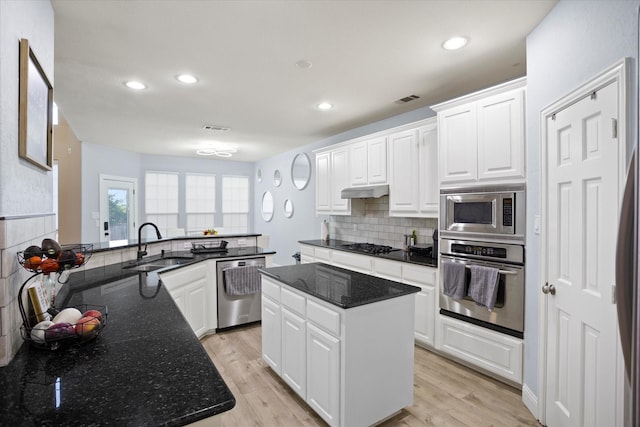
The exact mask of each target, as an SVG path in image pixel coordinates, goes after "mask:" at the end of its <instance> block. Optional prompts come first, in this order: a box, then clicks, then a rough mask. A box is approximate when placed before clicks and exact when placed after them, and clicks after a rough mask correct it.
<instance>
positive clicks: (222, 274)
mask: <svg viewBox="0 0 640 427" xmlns="http://www.w3.org/2000/svg"><path fill="white" fill-rule="evenodd" d="M264 266H265V258H264V257H259V258H249V259H241V260H230V261H218V263H217V295H218V329H222V328H228V327H230V326H236V325H242V324H244V323H250V322H256V321H258V320H260V319H261V311H260V310H261V306H260V300H261V295H262V292H260V290H259V289H260V288H259V280H260V274H259V273H258V272H257V269H258V268H262V267H264ZM232 269H236V270H237V271H235V272H231V270H232ZM239 269H241V270H239ZM240 271H242V272H243V273H245V274H243V275H240V276H237V275H236V277H235V278H236V279H237V277H240V278H241V280H250V281H254V280H258V283H255V282H253V283H240V284H232V283H231V282H230V280H229V279H230V278H231V277H232V273H239V272H240ZM237 285H239V286H237ZM232 286H234V287H236V289H232V288H231V287H232ZM238 288H240V291H241V292H239V293H241V294H243V295H236V294H237V293H238V292H237V290H238ZM256 288H257V289H258V291H257V292H253V291H252V290H251V289H254V290H255V289H256ZM243 290H244V291H246V292H242V291H243ZM247 290H248V291H247Z"/></svg>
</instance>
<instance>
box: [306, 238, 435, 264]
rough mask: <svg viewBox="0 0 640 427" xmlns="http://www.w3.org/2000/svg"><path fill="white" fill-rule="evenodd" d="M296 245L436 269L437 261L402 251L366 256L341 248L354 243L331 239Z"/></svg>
mask: <svg viewBox="0 0 640 427" xmlns="http://www.w3.org/2000/svg"><path fill="white" fill-rule="evenodd" d="M298 243H301V244H303V245H311V246H318V247H321V248H327V249H336V250H340V251H345V252H351V253H354V254H359V255H365V256H372V257H377V258H383V259H388V260H392V261H400V262H407V263H411V264H418V265H424V266H427V267H433V268H438V260H437V259H433V258H431V257H428V256H424V255H419V254H413V253H409V252H405V251H402V250H394V251H391V252H387V253H383V254H366V253H362V252H358V251H353V250H350V249H347V248H345V247H343V245H349V244H353V243H355V242H349V241H346V240H338V239H331V240H329V241H324V240H321V239H316V240H300V241H298Z"/></svg>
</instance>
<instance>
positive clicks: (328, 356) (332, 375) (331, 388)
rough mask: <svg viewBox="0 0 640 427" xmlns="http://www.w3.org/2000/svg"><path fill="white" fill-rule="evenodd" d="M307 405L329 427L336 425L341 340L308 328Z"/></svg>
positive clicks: (311, 327)
mask: <svg viewBox="0 0 640 427" xmlns="http://www.w3.org/2000/svg"><path fill="white" fill-rule="evenodd" d="M307 366H310V367H313V368H312V369H309V370H308V371H307V403H308V404H309V406H311V407H312V408H313V409H314V410H315V411H316V413H317V414H318V415H320V416H321V417H322V419H323V420H325V421H326V422H327V424H329V425H330V426H337V425H339V424H338V422H339V415H340V412H339V409H340V406H339V403H340V340H338V339H337V338H335V337H332V336H331V335H329V334H327V333H325V332H323V331H321V330H320V329H319V328H317V327H315V326H314V325H313V324H309V325H308V326H307Z"/></svg>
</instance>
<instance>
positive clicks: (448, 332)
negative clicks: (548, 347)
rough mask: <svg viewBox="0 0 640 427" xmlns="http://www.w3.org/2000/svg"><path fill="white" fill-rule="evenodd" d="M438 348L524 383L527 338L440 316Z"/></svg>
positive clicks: (513, 381) (493, 372) (518, 382)
mask: <svg viewBox="0 0 640 427" xmlns="http://www.w3.org/2000/svg"><path fill="white" fill-rule="evenodd" d="M439 324H440V327H439V328H440V330H439V333H438V337H437V340H436V341H437V342H436V348H437V349H438V350H440V351H441V352H443V353H446V354H449V355H451V356H453V357H455V358H457V359H460V360H462V361H464V362H468V363H470V364H472V365H474V366H477V367H478V368H481V369H483V370H485V371H487V372H489V373H492V374H495V375H497V376H499V377H501V378H504V379H506V380H508V381H510V382H512V383H514V384H517V385H521V384H522V349H523V341H522V340H521V339H518V338H514V337H511V336H508V335H504V334H501V333H499V332H494V331H492V330H490V329H487V328H482V327H480V326H476V325H473V324H471V323H467V322H462V321H459V320H456V319H452V318H450V317H447V316H440V321H439Z"/></svg>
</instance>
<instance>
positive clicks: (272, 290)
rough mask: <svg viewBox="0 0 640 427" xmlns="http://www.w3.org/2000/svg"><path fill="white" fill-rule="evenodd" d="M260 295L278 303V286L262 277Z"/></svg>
mask: <svg viewBox="0 0 640 427" xmlns="http://www.w3.org/2000/svg"><path fill="white" fill-rule="evenodd" d="M262 294H263V295H268V296H269V297H270V298H271V299H272V300H274V301H277V302H280V285H278V284H277V283H276V282H274V281H272V280H271V279H269V278H267V277H265V276H262Z"/></svg>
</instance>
